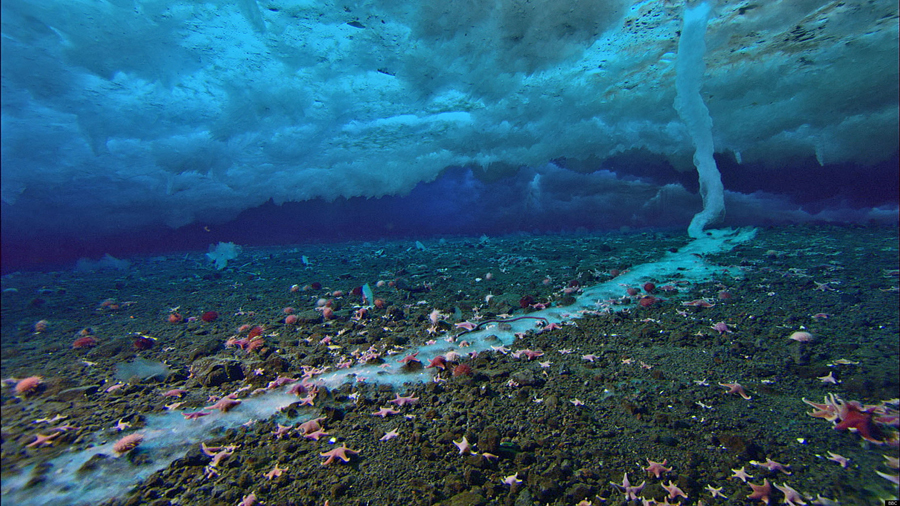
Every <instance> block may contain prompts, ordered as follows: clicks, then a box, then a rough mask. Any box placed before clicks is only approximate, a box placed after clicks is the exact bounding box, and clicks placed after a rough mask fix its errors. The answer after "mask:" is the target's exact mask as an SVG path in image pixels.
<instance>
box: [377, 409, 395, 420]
mask: <svg viewBox="0 0 900 506" xmlns="http://www.w3.org/2000/svg"><path fill="white" fill-rule="evenodd" d="M397 413H399V411H397V410H396V409H391V408H381V409H379V410H378V411H376V412H374V413H372V416H380V417H381V418H384V417H386V416H388V415H396V414H397Z"/></svg>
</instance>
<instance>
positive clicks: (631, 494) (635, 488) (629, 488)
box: [609, 473, 647, 501]
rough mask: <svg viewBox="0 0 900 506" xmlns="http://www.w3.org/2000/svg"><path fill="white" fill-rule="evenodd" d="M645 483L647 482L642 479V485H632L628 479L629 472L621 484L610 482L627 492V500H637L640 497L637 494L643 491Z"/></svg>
mask: <svg viewBox="0 0 900 506" xmlns="http://www.w3.org/2000/svg"><path fill="white" fill-rule="evenodd" d="M645 483H647V482H646V481H642V482H641V484H640V485H632V484H631V483H630V482H629V481H628V473H625V477H624V478H622V484H621V485H619V484H618V483H614V482H609V484H610V485H612V486H614V487H616V488H618V489H619V490H621V491H622V492H624V493H625V500H627V501H636V500H637V499H638V496H637V495H638V494H640V493H641V490H644V484H645Z"/></svg>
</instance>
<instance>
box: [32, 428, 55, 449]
mask: <svg viewBox="0 0 900 506" xmlns="http://www.w3.org/2000/svg"><path fill="white" fill-rule="evenodd" d="M59 434H60V433H59V432H54V433H53V434H50V435H49V436H44V435H42V434H35V435H34V437H35V440H34V441H32V442H31V443H28V444H27V445H26V446H28V447H29V448H40V447H42V446H50V445H51V444H53V438H55V437H56V436H58V435H59Z"/></svg>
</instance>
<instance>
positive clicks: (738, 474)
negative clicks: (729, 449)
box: [731, 467, 753, 483]
mask: <svg viewBox="0 0 900 506" xmlns="http://www.w3.org/2000/svg"><path fill="white" fill-rule="evenodd" d="M731 471H732V472H733V473H734V474H732V475H731V477H732V478H737V479H739V480H741V481H743V482H744V483H747V480H748V479H752V478H753V477H752V476H750V475H749V474H747V472H746V471H744V468H743V467H741V468H740V469H732V470H731Z"/></svg>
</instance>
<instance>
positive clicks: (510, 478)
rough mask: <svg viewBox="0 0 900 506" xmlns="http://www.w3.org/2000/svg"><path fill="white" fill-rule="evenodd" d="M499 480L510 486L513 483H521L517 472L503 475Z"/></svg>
mask: <svg viewBox="0 0 900 506" xmlns="http://www.w3.org/2000/svg"><path fill="white" fill-rule="evenodd" d="M500 481H501V483H505V484H507V485H509V486H510V487H511V486H513V485H517V484H519V483H522V480H520V479H519V473H516V474H511V475H509V476H504V477H503V479H502V480H500Z"/></svg>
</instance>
